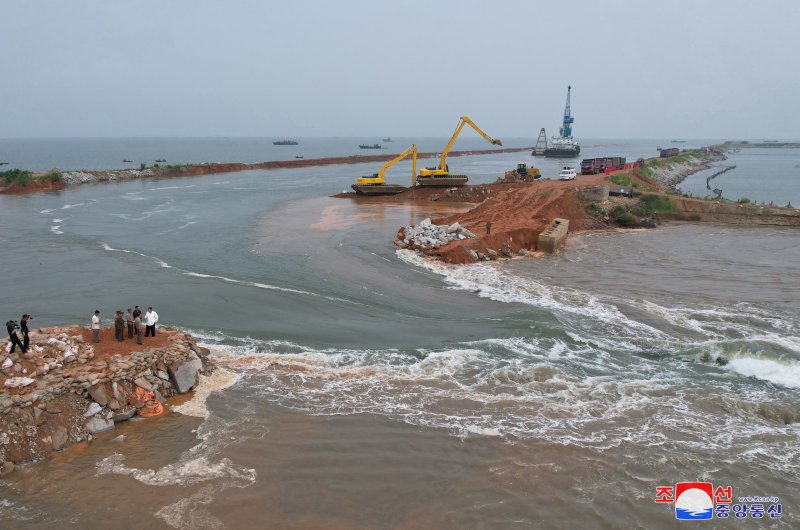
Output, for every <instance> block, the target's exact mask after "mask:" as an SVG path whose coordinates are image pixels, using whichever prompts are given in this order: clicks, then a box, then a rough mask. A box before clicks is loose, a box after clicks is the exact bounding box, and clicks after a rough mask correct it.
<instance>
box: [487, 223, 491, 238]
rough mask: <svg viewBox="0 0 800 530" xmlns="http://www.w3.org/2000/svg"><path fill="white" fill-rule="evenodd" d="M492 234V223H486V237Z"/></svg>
mask: <svg viewBox="0 0 800 530" xmlns="http://www.w3.org/2000/svg"><path fill="white" fill-rule="evenodd" d="M491 232H492V222H491V221H486V235H487V236H488V235H489V234H490V233H491Z"/></svg>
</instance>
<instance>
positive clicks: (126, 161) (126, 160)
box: [123, 158, 133, 164]
mask: <svg viewBox="0 0 800 530" xmlns="http://www.w3.org/2000/svg"><path fill="white" fill-rule="evenodd" d="M123 162H124V163H126V164H128V163H130V162H133V160H128V159H127V158H126V159H125V160H123Z"/></svg>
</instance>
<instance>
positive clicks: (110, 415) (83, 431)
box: [0, 325, 215, 476]
mask: <svg viewBox="0 0 800 530" xmlns="http://www.w3.org/2000/svg"><path fill="white" fill-rule="evenodd" d="M30 339H31V341H30V347H29V348H28V351H27V353H22V352H21V351H20V350H19V349H18V350H17V351H15V352H14V353H10V352H8V349H9V348H7V346H8V341H7V340H6V341H3V342H1V343H0V347H1V348H2V349H0V352H2V353H0V367H2V368H0V476H2V475H4V474H7V473H10V472H11V471H13V469H14V467H15V465H17V464H20V463H25V462H31V461H36V460H40V459H42V458H45V457H47V456H48V455H50V454H52V453H54V452H56V451H61V450H64V449H66V448H69V447H71V446H73V445H77V444H81V443H88V442H91V441H92V439H93V438H94V436H95V435H97V434H99V433H101V432H104V431H108V430H111V429H114V426H115V425H116V424H117V423H119V422H123V421H127V420H130V419H132V418H134V417H137V416H138V417H141V418H146V417H151V416H157V415H160V414H161V413H163V412H164V406H165V405H166V404H167V401H166V400H167V398H169V397H171V396H175V395H177V394H185V393H187V392H190V391H192V390H194V389H195V388H197V386H198V385H199V384H200V380H201V379H200V375H201V374H211V373H212V372H213V371H214V369H215V366H214V364H213V363H212V362H211V360H210V358H209V354H210V352H209V350H208V349H206V348H204V347H201V346H198V344H197V341H196V340H195V339H194V338H193V337H192V336H191V335H189V334H188V333H184V332H181V331H178V330H175V329H171V328H167V327H162V328H160V329H159V332H158V334H157V336H156V337H153V338H150V339H149V340H148V341H146V344H144V345H137V344H135V341H134V340H132V339H130V340H125V341H123V342H117V341H115V340H114V338H113V329H109V328H106V329H103V330H102V333H101V342H100V343H99V344H94V343H92V342H91V330H89V329H87V328H83V327H80V326H76V325H72V326H65V327H51V328H42V329H38V330H35V331H32V332H31V334H30Z"/></svg>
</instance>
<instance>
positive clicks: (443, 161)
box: [417, 116, 503, 186]
mask: <svg viewBox="0 0 800 530" xmlns="http://www.w3.org/2000/svg"><path fill="white" fill-rule="evenodd" d="M464 125H469V126H470V127H472V128H473V129H475V131H477V133H478V134H480V135H481V136H483V137H484V138H485V139H486V141H487V142H489V143H491V144H492V145H503V142H501V141H500V140H496V139H494V138H491V137H490V136H489V135H488V134H486V133H485V132H483V131H482V130H480V128H479V127H478V126H477V125H475V123H474V122H473V121H472V120H471V119H469V118H468V117H466V116H461V120H460V121H459V122H458V126H456V130H455V132H454V133H453V136H452V138H450V141H449V142H448V143H447V145H446V146H445V148H444V150H443V151H442V154H441V157H440V159H439V166H438V167H428V168H425V169H421V170H420V172H419V177H417V185H419V186H463V185H464V184H466V183H467V180H468V179H467V176H466V175H451V174H450V170H449V168H448V167H447V154H448V153H449V152H450V149H452V148H453V144H454V143H455V142H456V138H458V135H459V134H461V129H463V128H464Z"/></svg>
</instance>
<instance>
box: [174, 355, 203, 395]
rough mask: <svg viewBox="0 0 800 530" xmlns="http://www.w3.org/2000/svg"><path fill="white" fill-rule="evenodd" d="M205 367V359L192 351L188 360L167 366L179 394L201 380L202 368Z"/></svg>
mask: <svg viewBox="0 0 800 530" xmlns="http://www.w3.org/2000/svg"><path fill="white" fill-rule="evenodd" d="M202 369H203V361H201V360H200V358H199V357H198V356H197V355H195V354H194V353H192V355H191V356H190V357H189V359H187V360H186V361H183V362H181V363H176V364H173V365H172V366H168V367H167V371H168V372H169V377H170V378H171V379H172V382H173V383H174V384H175V388H176V389H177V390H178V393H179V394H185V393H186V392H188V391H189V390H191V389H192V388H194V387H195V386H197V383H199V382H200V370H202Z"/></svg>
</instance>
